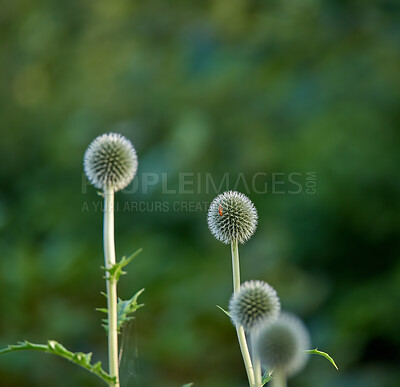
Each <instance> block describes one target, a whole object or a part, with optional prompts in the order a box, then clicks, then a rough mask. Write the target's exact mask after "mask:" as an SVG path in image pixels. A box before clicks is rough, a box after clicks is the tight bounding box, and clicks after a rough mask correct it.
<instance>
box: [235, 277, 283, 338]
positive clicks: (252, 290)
mask: <svg viewBox="0 0 400 387" xmlns="http://www.w3.org/2000/svg"><path fill="white" fill-rule="evenodd" d="M280 310H281V303H280V301H279V298H278V295H277V293H276V291H275V289H274V288H273V287H272V286H270V285H268V284H267V283H265V282H263V281H248V282H245V283H243V284H242V286H241V287H240V290H239V291H238V292H237V293H236V294H234V295H233V296H232V298H231V301H230V303H229V312H230V315H231V317H232V322H233V323H234V324H235V325H241V326H243V328H244V330H245V331H246V332H248V333H250V332H251V331H252V330H254V329H255V328H256V327H257V326H258V324H259V323H260V322H261V321H274V320H276V319H277V318H278V315H279V312H280Z"/></svg>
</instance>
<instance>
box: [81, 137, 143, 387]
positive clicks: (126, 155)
mask: <svg viewBox="0 0 400 387" xmlns="http://www.w3.org/2000/svg"><path fill="white" fill-rule="evenodd" d="M137 167H138V161H137V156H136V151H135V149H134V147H133V146H132V144H131V143H130V141H129V140H127V139H126V138H125V137H123V136H121V135H119V134H116V133H109V134H103V135H102V136H99V137H97V138H96V139H94V140H93V142H92V143H91V144H90V145H89V147H88V149H87V151H86V153H85V156H84V168H85V172H86V176H87V177H88V179H89V181H90V182H91V183H92V184H93V185H94V186H95V187H96V188H100V189H102V190H103V195H104V229H103V238H104V262H105V269H106V283H107V307H108V310H107V314H108V319H107V322H108V326H107V332H108V364H109V373H110V375H111V376H112V377H115V378H116V382H115V383H114V384H113V386H115V387H118V386H119V375H118V368H119V364H118V319H117V305H118V304H117V302H118V301H117V300H118V298H117V282H118V279H117V278H116V276H115V275H113V274H112V269H113V268H114V265H115V264H116V261H115V243H114V193H115V192H117V191H119V190H121V189H123V188H125V187H126V186H127V185H128V184H129V183H130V182H131V181H132V179H133V177H134V176H135V174H136V171H137Z"/></svg>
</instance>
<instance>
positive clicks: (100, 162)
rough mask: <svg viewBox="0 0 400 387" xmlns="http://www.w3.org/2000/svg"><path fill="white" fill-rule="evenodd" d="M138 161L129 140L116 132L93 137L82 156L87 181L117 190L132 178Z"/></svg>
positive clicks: (98, 186)
mask: <svg viewBox="0 0 400 387" xmlns="http://www.w3.org/2000/svg"><path fill="white" fill-rule="evenodd" d="M137 166H138V161H137V156H136V151H135V148H134V147H133V145H132V144H131V142H130V141H129V140H128V139H127V138H125V137H124V136H121V135H120V134H117V133H108V134H103V135H101V136H99V137H97V138H95V139H94V140H93V141H92V143H91V144H90V145H89V147H88V148H87V150H86V152H85V156H84V168H85V173H86V176H87V177H88V179H89V181H90V182H91V183H92V184H93V185H94V186H95V187H97V188H100V189H106V188H112V189H114V191H119V190H121V189H123V188H125V187H126V186H127V185H128V184H129V183H130V182H131V181H132V179H133V178H134V176H135V174H136V171H137Z"/></svg>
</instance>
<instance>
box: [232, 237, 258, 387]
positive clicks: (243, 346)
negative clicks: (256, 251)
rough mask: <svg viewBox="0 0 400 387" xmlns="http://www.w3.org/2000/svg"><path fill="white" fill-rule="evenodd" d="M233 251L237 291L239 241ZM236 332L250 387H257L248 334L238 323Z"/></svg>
mask: <svg viewBox="0 0 400 387" xmlns="http://www.w3.org/2000/svg"><path fill="white" fill-rule="evenodd" d="M231 251H232V269H233V291H234V293H237V292H238V291H239V289H240V265H239V249H238V241H237V240H234V241H232V243H231ZM236 332H237V336H238V340H239V346H240V351H241V352H242V357H243V361H244V365H245V367H246V372H247V378H248V379H249V384H250V387H255V380H254V370H253V365H252V363H251V358H250V353H249V348H248V346H247V341H246V335H245V333H244V329H243V327H242V326H241V325H238V324H236Z"/></svg>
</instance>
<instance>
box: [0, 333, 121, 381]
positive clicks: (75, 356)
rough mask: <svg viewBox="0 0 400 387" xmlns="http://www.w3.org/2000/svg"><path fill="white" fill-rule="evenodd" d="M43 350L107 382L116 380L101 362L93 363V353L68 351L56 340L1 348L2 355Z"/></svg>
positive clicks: (23, 343) (25, 342) (26, 342)
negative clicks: (102, 366) (103, 367)
mask: <svg viewBox="0 0 400 387" xmlns="http://www.w3.org/2000/svg"><path fill="white" fill-rule="evenodd" d="M26 350H28V351H41V352H46V353H50V354H52V355H57V356H60V357H63V358H64V359H67V360H69V361H71V362H72V363H74V364H77V365H79V366H81V367H83V368H85V369H86V370H88V371H89V372H91V373H93V374H94V375H97V376H98V377H99V378H100V379H102V380H103V381H104V382H105V383H106V384H109V383H112V382H115V379H116V378H115V377H112V376H110V375H109V374H108V373H107V372H106V371H104V370H103V369H102V368H101V362H100V361H98V362H97V363H95V364H93V365H92V364H91V363H90V362H91V360H92V353H91V352H89V353H83V352H76V353H74V352H71V351H68V349H66V348H65V347H64V346H63V345H62V344H60V343H58V342H57V341H55V340H49V341H48V342H47V345H45V344H34V343H30V342H29V341H24V342H20V343H18V344H17V345H9V346H8V347H7V348H4V349H2V350H0V355H2V354H5V353H9V352H16V351H26Z"/></svg>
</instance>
